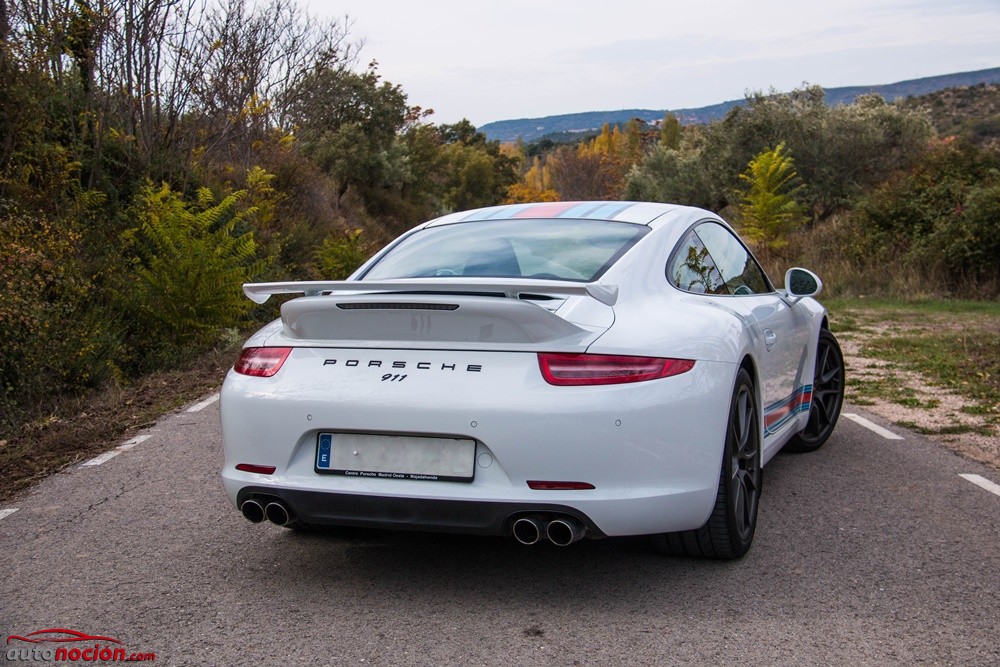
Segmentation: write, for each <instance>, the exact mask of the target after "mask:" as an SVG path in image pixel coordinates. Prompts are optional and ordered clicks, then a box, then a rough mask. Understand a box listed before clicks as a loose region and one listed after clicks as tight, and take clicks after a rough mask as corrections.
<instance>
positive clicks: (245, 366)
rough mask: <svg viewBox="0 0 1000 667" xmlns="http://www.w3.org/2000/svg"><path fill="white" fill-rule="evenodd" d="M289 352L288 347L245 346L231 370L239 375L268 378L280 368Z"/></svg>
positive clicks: (290, 350) (290, 351) (290, 349)
mask: <svg viewBox="0 0 1000 667" xmlns="http://www.w3.org/2000/svg"><path fill="white" fill-rule="evenodd" d="M291 353H292V348H290V347H246V348H243V352H241V353H240V358H239V359H237V360H236V365H234V366H233V370H235V371H236V372H237V373H240V374H241V375H253V376H255V377H265V378H269V377H271V376H272V375H274V374H275V373H277V372H278V371H279V370H281V366H282V364H284V363H285V360H286V359H288V355H289V354H291Z"/></svg>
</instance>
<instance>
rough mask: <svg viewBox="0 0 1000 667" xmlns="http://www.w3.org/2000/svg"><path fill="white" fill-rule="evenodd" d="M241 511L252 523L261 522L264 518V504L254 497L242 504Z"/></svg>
mask: <svg viewBox="0 0 1000 667" xmlns="http://www.w3.org/2000/svg"><path fill="white" fill-rule="evenodd" d="M240 513H241V514H243V518H245V519H246V520H247V521H249V522H250V523H260V522H261V521H263V520H264V506H263V505H261V504H260V503H259V502H257V501H256V500H254V499H253V498H251V499H250V500H244V501H243V504H242V505H240Z"/></svg>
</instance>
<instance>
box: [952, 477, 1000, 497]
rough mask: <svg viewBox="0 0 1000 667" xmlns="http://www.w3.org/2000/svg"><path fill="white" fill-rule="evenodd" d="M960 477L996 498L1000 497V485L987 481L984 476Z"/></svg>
mask: <svg viewBox="0 0 1000 667" xmlns="http://www.w3.org/2000/svg"><path fill="white" fill-rule="evenodd" d="M959 477H961V478H962V479H964V480H967V481H969V482H972V483H973V484H975V485H976V486H978V487H980V488H982V489H986V490H987V491H989V492H990V493H992V494H993V495H995V496H1000V484H994V483H993V482H991V481H990V480H988V479H986V478H985V477H983V476H982V475H966V474H960V475H959Z"/></svg>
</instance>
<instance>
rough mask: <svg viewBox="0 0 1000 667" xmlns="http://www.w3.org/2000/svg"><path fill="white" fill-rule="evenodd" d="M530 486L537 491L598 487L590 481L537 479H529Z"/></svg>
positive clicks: (577, 489)
mask: <svg viewBox="0 0 1000 667" xmlns="http://www.w3.org/2000/svg"><path fill="white" fill-rule="evenodd" d="M528 487H529V488H532V489H534V490H535V491H580V490H586V489H593V488H596V487H594V485H593V484H591V483H590V482H543V481H540V480H537V479H529V480H528Z"/></svg>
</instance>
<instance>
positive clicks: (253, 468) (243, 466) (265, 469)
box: [236, 463, 277, 475]
mask: <svg viewBox="0 0 1000 667" xmlns="http://www.w3.org/2000/svg"><path fill="white" fill-rule="evenodd" d="M236 469H237V470H242V471H243V472H257V473H260V474H261V475H270V474H273V473H274V471H275V470H277V468H275V467H274V466H259V465H255V464H253V463H237V464H236Z"/></svg>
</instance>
